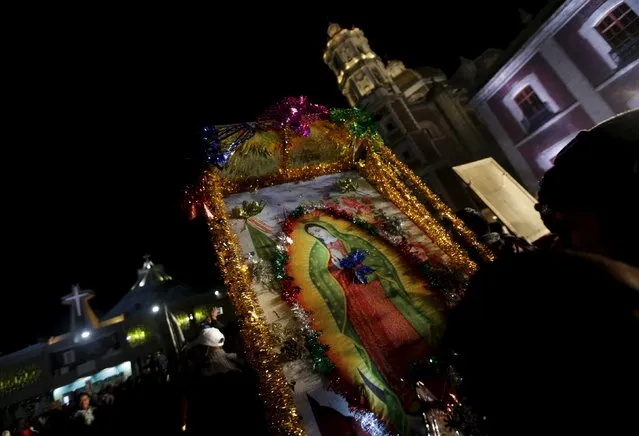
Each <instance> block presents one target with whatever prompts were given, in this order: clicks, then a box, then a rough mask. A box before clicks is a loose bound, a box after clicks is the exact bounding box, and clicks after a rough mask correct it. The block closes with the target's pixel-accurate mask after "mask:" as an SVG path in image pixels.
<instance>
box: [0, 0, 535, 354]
mask: <svg viewBox="0 0 639 436" xmlns="http://www.w3.org/2000/svg"><path fill="white" fill-rule="evenodd" d="M368 4H369V5H371V6H370V7H368V8H367V9H370V10H373V9H374V8H373V7H372V3H368ZM542 4H543V2H540V1H533V0H528V1H524V0H520V2H519V3H518V4H517V6H523V7H524V8H526V9H527V10H528V11H529V12H532V13H535V12H537V11H538V10H539V9H540V6H542ZM314 5H315V6H313V7H312V8H309V9H306V6H304V10H308V12H302V7H300V9H298V11H290V13H289V11H287V10H281V11H274V10H268V9H264V10H263V11H257V12H250V13H248V12H247V10H248V9H249V6H246V5H245V6H244V7H243V8H242V9H243V10H242V9H240V10H236V11H230V10H229V11H223V10H221V9H210V10H208V9H207V10H204V9H191V10H178V9H159V8H157V6H155V7H154V9H145V10H128V9H127V10H118V11H113V10H98V9H94V10H85V11H78V10H68V11H63V10H60V9H55V10H51V11H45V10H38V11H37V12H36V11H23V12H17V11H14V12H12V13H11V14H4V15H5V20H6V21H8V22H11V24H12V25H13V29H14V30H13V32H11V37H10V39H9V40H6V41H5V43H8V45H9V47H11V48H10V50H9V52H8V53H4V56H3V61H4V62H3V73H4V74H3V75H5V79H4V81H3V82H4V83H3V85H4V86H3V98H2V103H3V106H4V116H3V119H2V125H3V127H2V130H3V139H4V140H3V149H4V159H3V166H4V171H3V184H4V193H5V202H4V208H3V210H4V216H5V217H8V220H7V221H6V225H5V227H4V229H5V235H4V238H3V242H4V244H3V245H4V248H5V249H4V253H5V254H4V261H3V290H2V297H1V300H0V322H1V323H2V325H1V326H0V327H1V330H0V331H2V336H1V340H0V351H2V352H8V351H11V350H13V349H16V348H18V347H20V346H23V345H27V344H29V343H31V342H33V341H35V340H36V339H37V338H45V337H48V336H49V335H51V334H55V333H60V332H61V331H63V330H64V329H65V328H66V314H67V311H66V310H65V308H64V307H63V306H61V305H60V300H59V299H60V297H61V296H62V295H64V294H66V293H68V292H69V290H70V286H71V284H72V283H76V282H79V283H81V285H82V287H83V288H90V289H93V290H94V291H95V292H96V294H97V296H96V298H95V299H94V300H93V306H94V307H95V308H96V310H97V311H100V310H101V311H104V310H106V309H108V308H110V306H111V305H112V304H114V303H115V302H117V300H118V299H119V298H120V297H121V296H122V295H123V294H124V293H125V292H126V291H127V290H128V288H129V287H130V286H131V285H132V284H133V282H134V280H135V271H136V268H138V267H139V266H140V264H141V261H142V256H143V255H144V254H145V253H147V252H148V253H150V254H151V255H152V258H153V259H154V260H155V261H156V262H161V263H164V264H165V267H166V269H167V270H168V271H169V272H170V273H171V274H172V275H173V276H174V278H176V279H178V280H183V281H186V282H189V283H194V284H196V285H198V284H199V285H203V286H205V285H209V286H210V284H211V283H213V282H214V280H215V277H216V272H215V267H214V264H213V253H212V249H211V248H210V246H209V242H208V236H207V233H206V231H205V228H204V227H203V226H202V225H201V224H202V223H200V225H198V224H197V223H189V222H188V221H187V219H186V217H185V215H184V214H183V213H182V211H181V210H180V200H181V191H182V187H183V185H184V183H185V182H187V181H188V180H189V177H190V176H191V175H192V174H193V173H194V171H193V169H194V168H196V167H197V162H198V159H199V155H198V153H199V151H200V143H199V140H198V139H199V135H198V132H199V129H200V128H201V127H202V126H203V125H205V124H212V123H218V124H222V123H231V122H239V121H251V120H254V119H255V118H256V117H257V116H258V115H259V114H260V113H261V112H262V111H263V110H264V109H265V108H266V107H267V106H269V105H270V104H273V103H275V102H277V101H278V100H279V99H281V98H283V97H285V96H287V95H302V94H304V95H308V96H309V97H310V98H311V100H312V101H314V102H317V103H323V104H326V105H327V106H345V105H346V101H345V99H343V97H342V96H341V94H340V93H339V91H338V89H337V85H336V80H335V77H334V76H333V74H332V73H331V72H330V70H329V69H328V67H327V66H326V65H324V63H323V61H322V52H323V49H324V46H325V43H326V27H327V25H328V23H329V22H330V21H334V22H338V23H340V24H341V25H342V26H344V27H349V26H351V25H356V26H358V27H360V28H361V29H362V30H363V31H364V32H365V34H366V35H367V37H368V39H369V42H370V45H371V47H372V48H373V50H375V51H376V52H377V53H378V54H379V55H380V56H382V57H383V58H384V59H401V60H403V61H404V63H405V64H406V65H407V66H408V67H411V66H413V67H417V66H421V65H431V66H437V67H440V68H442V69H444V70H445V71H446V72H447V73H449V74H450V73H452V72H453V71H454V69H455V68H456V66H457V62H458V56H460V55H464V56H466V57H470V58H472V57H475V56H477V55H479V54H480V53H481V52H482V51H483V50H484V49H485V48H488V47H496V48H505V46H506V45H507V44H508V42H509V41H511V40H512V39H513V38H514V37H515V36H516V35H517V33H518V32H519V30H520V29H521V25H520V23H519V15H518V11H517V6H514V5H513V6H505V5H503V6H500V7H499V11H497V10H495V8H493V9H490V8H487V7H486V6H485V4H479V3H478V5H477V6H475V7H474V9H468V7H467V6H461V5H460V4H459V3H455V2H450V5H451V6H437V7H436V9H435V10H432V9H431V8H432V6H430V4H429V5H428V6H426V4H424V12H421V13H415V12H410V11H409V10H408V9H405V10H406V11H407V12H404V13H401V12H394V11H392V10H391V9H390V7H389V6H385V7H384V10H383V11H381V12H379V13H376V14H373V13H371V14H369V15H362V14H348V13H345V14H344V15H341V16H340V15H326V13H325V12H323V13H316V12H315V11H317V10H324V9H326V8H324V7H320V6H321V5H320V4H317V3H315V4H314ZM32 7H33V8H35V5H33V6H32ZM59 7H60V6H59V5H56V8H59ZM173 7H174V5H173V4H172V6H171V8H173ZM243 14H249V15H250V16H244V15H243ZM271 15H272V16H273V17H270V18H265V17H268V16H271Z"/></svg>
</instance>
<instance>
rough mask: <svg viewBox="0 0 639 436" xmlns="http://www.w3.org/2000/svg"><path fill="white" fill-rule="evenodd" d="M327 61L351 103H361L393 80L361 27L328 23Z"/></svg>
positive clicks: (325, 58)
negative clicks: (347, 26) (350, 27)
mask: <svg viewBox="0 0 639 436" xmlns="http://www.w3.org/2000/svg"><path fill="white" fill-rule="evenodd" d="M328 37H329V40H328V43H327V44H326V51H325V52H324V62H326V64H327V65H328V66H329V68H330V69H331V70H332V71H333V73H334V74H335V76H337V84H338V85H339V87H340V89H341V91H342V94H344V96H345V97H346V98H347V99H348V102H349V103H350V105H351V106H359V105H360V104H361V103H363V100H365V99H366V98H367V97H368V96H371V94H373V93H374V92H375V91H376V90H377V89H379V88H386V87H388V86H391V85H390V84H391V83H392V82H391V81H390V78H389V76H388V74H387V73H386V68H385V67H384V63H383V62H382V60H381V59H380V58H379V56H377V54H375V52H374V51H373V50H371V48H370V46H369V45H368V40H367V39H366V37H365V36H364V32H362V31H361V30H359V29H358V28H353V29H350V30H349V29H342V28H341V27H340V26H339V24H334V23H333V24H331V25H329V26H328Z"/></svg>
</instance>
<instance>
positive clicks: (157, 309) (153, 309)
mask: <svg viewBox="0 0 639 436" xmlns="http://www.w3.org/2000/svg"><path fill="white" fill-rule="evenodd" d="M159 311H160V306H158V305H157V304H156V305H155V306H153V307H152V308H151V312H153V313H158V312H159Z"/></svg>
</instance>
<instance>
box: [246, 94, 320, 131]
mask: <svg viewBox="0 0 639 436" xmlns="http://www.w3.org/2000/svg"><path fill="white" fill-rule="evenodd" d="M328 117H329V110H328V108H327V107H326V106H322V105H319V104H314V103H311V102H309V100H308V97H304V96H301V97H286V98H285V99H284V100H282V101H281V102H279V103H278V104H276V105H274V106H271V107H270V108H269V109H268V110H267V111H266V112H264V114H263V115H262V116H260V117H259V118H258V119H257V126H258V127H259V128H261V129H265V130H267V129H275V130H282V129H284V128H285V127H287V126H288V127H289V128H290V129H291V130H292V131H293V132H295V134H297V135H299V136H309V135H310V134H311V124H313V123H314V122H315V121H319V120H325V119H328Z"/></svg>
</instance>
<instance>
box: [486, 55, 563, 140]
mask: <svg viewBox="0 0 639 436" xmlns="http://www.w3.org/2000/svg"><path fill="white" fill-rule="evenodd" d="M532 73H534V74H536V75H537V77H538V78H539V81H540V82H541V84H542V86H543V87H544V88H545V89H546V90H547V91H548V94H549V95H550V96H551V97H552V98H553V100H555V103H557V105H558V106H559V111H562V110H563V109H565V108H567V107H569V106H570V105H571V104H573V103H574V102H575V97H574V96H573V95H572V94H571V93H570V91H568V88H566V85H564V83H563V82H562V81H561V79H559V77H558V76H557V73H555V71H554V70H553V69H552V68H551V67H550V65H548V62H546V60H545V59H544V58H542V57H541V55H540V54H536V55H535V56H533V57H532V58H531V59H530V61H528V62H527V63H526V65H524V66H523V67H522V68H521V69H520V70H519V71H518V72H517V73H516V74H515V75H514V76H513V77H511V79H510V80H509V81H508V82H507V83H506V84H505V85H504V86H503V87H502V88H501V89H500V90H499V91H498V92H497V93H496V94H495V95H494V96H493V97H491V99H490V100H489V101H488V106H489V107H490V109H491V110H492V111H493V113H494V114H495V116H496V117H497V119H499V121H500V123H501V125H502V126H503V128H504V130H506V132H507V133H508V136H510V138H511V139H512V141H513V142H514V143H515V144H516V143H518V142H519V141H521V140H522V139H524V138H525V137H526V136H527V133H526V132H525V131H524V129H523V127H522V126H521V123H520V120H517V119H515V117H514V116H513V115H512V114H511V113H510V111H509V110H508V108H507V107H506V106H505V105H504V103H503V99H504V97H505V96H506V95H508V93H509V92H510V90H511V88H512V87H513V86H514V85H516V84H517V83H518V82H520V81H521V80H522V79H524V78H525V77H526V76H527V75H529V74H532Z"/></svg>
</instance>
